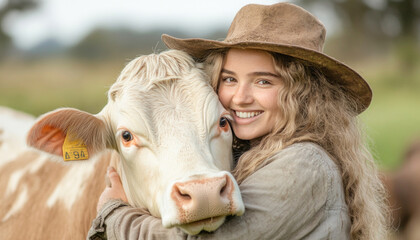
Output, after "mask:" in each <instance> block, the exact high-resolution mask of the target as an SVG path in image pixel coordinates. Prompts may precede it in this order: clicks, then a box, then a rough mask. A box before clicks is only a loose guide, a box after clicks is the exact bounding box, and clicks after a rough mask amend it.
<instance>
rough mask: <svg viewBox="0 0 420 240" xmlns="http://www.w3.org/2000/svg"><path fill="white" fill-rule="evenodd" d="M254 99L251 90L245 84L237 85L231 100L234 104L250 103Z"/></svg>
mask: <svg viewBox="0 0 420 240" xmlns="http://www.w3.org/2000/svg"><path fill="white" fill-rule="evenodd" d="M253 101H254V98H253V96H252V90H251V89H250V87H249V86H247V85H245V84H244V85H241V84H240V85H239V86H238V87H237V89H236V91H235V93H234V95H233V98H232V102H233V103H234V104H235V105H241V104H251V103H252V102H253Z"/></svg>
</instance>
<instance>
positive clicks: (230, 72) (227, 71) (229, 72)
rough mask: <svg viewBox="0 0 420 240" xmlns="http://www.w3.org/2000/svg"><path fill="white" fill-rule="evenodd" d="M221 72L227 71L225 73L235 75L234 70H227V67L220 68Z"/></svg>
mask: <svg viewBox="0 0 420 240" xmlns="http://www.w3.org/2000/svg"><path fill="white" fill-rule="evenodd" d="M220 72H221V73H227V74H231V75H235V73H234V72H232V71H229V70H227V69H224V68H223V69H222V71H220Z"/></svg>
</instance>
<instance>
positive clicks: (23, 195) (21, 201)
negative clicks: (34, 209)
mask: <svg viewBox="0 0 420 240" xmlns="http://www.w3.org/2000/svg"><path fill="white" fill-rule="evenodd" d="M27 201H28V187H27V186H25V187H24V188H23V190H22V192H20V193H19V196H18V197H17V199H16V202H15V203H14V204H13V206H12V208H10V210H9V211H8V212H7V213H6V215H5V216H4V217H3V219H2V221H3V222H5V221H6V220H7V219H9V217H10V216H12V215H13V214H15V213H17V212H19V210H20V209H21V208H23V206H24V205H25V203H26V202H27Z"/></svg>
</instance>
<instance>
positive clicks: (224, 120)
mask: <svg viewBox="0 0 420 240" xmlns="http://www.w3.org/2000/svg"><path fill="white" fill-rule="evenodd" d="M227 124H228V120H227V119H226V118H225V117H221V118H220V121H219V126H220V127H221V128H224V127H226V125H227Z"/></svg>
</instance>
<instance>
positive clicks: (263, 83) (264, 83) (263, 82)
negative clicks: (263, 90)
mask: <svg viewBox="0 0 420 240" xmlns="http://www.w3.org/2000/svg"><path fill="white" fill-rule="evenodd" d="M257 83H258V84H260V85H267V84H270V81H267V80H259V81H258V82H257Z"/></svg>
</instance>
